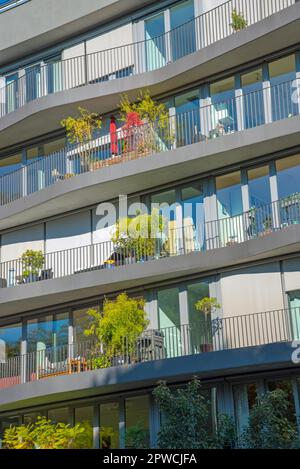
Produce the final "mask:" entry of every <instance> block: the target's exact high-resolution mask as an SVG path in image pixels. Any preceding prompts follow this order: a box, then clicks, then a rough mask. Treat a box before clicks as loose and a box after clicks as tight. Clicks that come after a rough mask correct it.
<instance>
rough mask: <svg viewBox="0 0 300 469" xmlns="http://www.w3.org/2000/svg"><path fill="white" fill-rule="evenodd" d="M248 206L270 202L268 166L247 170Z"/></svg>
mask: <svg viewBox="0 0 300 469" xmlns="http://www.w3.org/2000/svg"><path fill="white" fill-rule="evenodd" d="M248 187H249V199H250V207H261V206H262V205H266V204H270V203H271V190H270V179H269V166H260V167H259V168H254V169H250V170H249V171H248Z"/></svg>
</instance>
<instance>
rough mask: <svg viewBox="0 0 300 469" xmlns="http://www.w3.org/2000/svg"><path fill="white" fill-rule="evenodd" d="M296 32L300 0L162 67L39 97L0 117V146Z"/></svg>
mask: <svg viewBox="0 0 300 469" xmlns="http://www.w3.org/2000/svg"><path fill="white" fill-rule="evenodd" d="M122 1H123V0H122ZM84 3H85V2H84ZM0 16H1V15H0ZM299 30H300V2H298V3H296V4H295V5H293V6H292V7H290V8H287V9H286V10H283V11H282V12H280V13H277V14H275V15H273V16H271V17H269V18H267V19H265V20H263V21H261V22H259V23H256V24H253V25H251V26H250V27H249V28H246V29H245V30H243V31H240V32H239V33H238V34H234V35H232V36H230V37H228V38H226V39H224V40H222V41H218V42H216V43H214V44H212V45H210V46H208V47H206V48H205V49H202V50H200V51H198V52H195V53H194V54H191V55H188V56H186V57H183V58H182V59H180V60H178V61H176V62H174V63H170V64H168V65H167V66H166V67H164V68H162V69H159V70H155V71H151V72H146V73H143V74H140V75H136V76H132V77H127V78H122V79H117V80H111V81H107V82H103V83H97V84H92V85H87V86H81V87H79V88H75V89H71V90H68V91H64V92H60V93H55V94H52V95H49V96H45V97H42V98H39V99H37V100H35V101H32V102H30V103H27V104H26V105H25V106H24V107H22V108H20V109H18V110H16V111H14V112H12V113H10V114H8V115H7V116H5V117H3V118H1V119H0V149H3V148H5V147H8V146H10V145H14V144H17V143H21V142H23V141H26V140H28V139H30V138H33V137H37V136H40V135H43V134H45V133H47V132H50V131H53V130H55V129H58V128H59V127H60V121H61V119H62V118H64V117H65V116H67V115H70V114H74V113H75V112H76V110H77V108H78V106H79V105H81V106H85V107H87V108H88V109H90V110H91V111H96V112H98V113H99V112H100V113H101V114H104V113H106V112H109V111H111V110H113V109H116V108H117V107H118V105H119V102H120V93H123V92H126V93H127V94H128V96H129V98H130V99H135V98H136V97H137V95H138V94H139V91H140V89H146V88H147V89H149V90H150V92H151V94H152V95H153V96H155V95H158V94H161V93H166V92H169V91H170V90H174V89H176V88H178V87H179V86H184V85H188V84H190V83H192V82H193V81H197V80H200V79H204V78H206V77H209V76H213V75H215V74H217V73H221V72H223V71H224V70H229V69H231V68H233V67H237V66H239V65H241V64H244V63H247V62H249V61H252V60H256V59H258V58H259V57H263V56H265V55H267V54H270V53H272V52H274V51H275V50H281V49H283V48H286V47H289V46H292V45H295V44H297V43H298V42H299Z"/></svg>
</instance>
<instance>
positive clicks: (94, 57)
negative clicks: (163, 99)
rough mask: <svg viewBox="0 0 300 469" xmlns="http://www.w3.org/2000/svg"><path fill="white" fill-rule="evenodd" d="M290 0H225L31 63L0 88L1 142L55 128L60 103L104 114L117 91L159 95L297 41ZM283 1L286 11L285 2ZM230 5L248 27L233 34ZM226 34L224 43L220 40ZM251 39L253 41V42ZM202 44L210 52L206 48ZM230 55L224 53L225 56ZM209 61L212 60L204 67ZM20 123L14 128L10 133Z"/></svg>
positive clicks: (69, 108) (114, 101) (68, 108)
mask: <svg viewBox="0 0 300 469" xmlns="http://www.w3.org/2000/svg"><path fill="white" fill-rule="evenodd" d="M294 3H295V0H285V1H284V2H282V1H278V0H272V1H269V2H268V7H266V6H264V3H262V2H260V1H259V2H258V0H257V1H255V2H253V1H250V0H240V1H236V0H230V1H228V2H226V3H224V4H222V5H220V6H219V7H217V8H215V9H213V10H210V11H208V12H207V13H204V14H203V15H201V16H199V17H197V18H195V19H194V20H192V21H191V22H189V23H185V24H183V25H182V26H179V27H178V28H176V29H174V30H171V31H169V32H167V33H165V34H164V35H163V36H159V37H157V38H154V39H151V40H146V41H141V42H138V43H134V44H129V45H127V46H122V47H118V48H114V49H109V50H104V51H101V52H96V53H93V54H88V55H84V56H79V57H75V58H72V59H67V60H63V61H57V62H55V63H51V64H47V65H44V66H37V67H34V68H33V69H32V70H31V71H27V72H26V74H25V75H23V76H22V77H20V78H19V79H18V80H16V81H13V82H11V83H9V84H8V85H6V86H5V87H2V88H1V90H0V117H2V119H0V130H1V132H2V136H3V138H2V142H1V146H2V148H3V147H5V146H9V145H11V144H12V143H16V141H20V140H19V138H20V139H21V138H22V136H23V137H24V138H23V140H26V139H28V138H30V137H32V136H36V135H38V134H39V135H41V134H44V133H46V132H49V131H51V130H53V128H55V127H58V125H59V122H60V119H61V118H62V117H63V116H62V112H63V111H62V109H61V108H63V109H64V112H73V110H74V109H75V108H76V106H77V105H78V104H79V103H81V104H82V105H88V104H87V103H88V102H89V105H92V106H93V107H98V109H101V112H102V113H105V112H110V111H111V109H113V108H114V107H116V106H117V105H118V101H117V99H118V95H119V93H120V92H129V93H130V94H131V98H132V99H135V97H136V95H137V90H138V89H140V88H142V87H145V86H146V87H148V88H150V89H151V92H152V94H154V93H158V92H159V93H162V92H165V91H167V90H169V89H170V88H171V87H174V86H179V85H184V84H186V83H191V82H192V81H193V80H199V79H200V78H201V77H202V78H204V77H205V76H206V77H207V76H208V75H209V74H214V73H219V72H222V71H223V70H224V69H225V68H226V67H234V66H237V65H239V64H241V63H242V62H243V61H244V62H245V58H246V59H247V60H252V59H253V60H255V59H257V50H260V51H261V56H262V55H265V54H268V53H270V52H273V51H274V44H276V46H275V47H278V48H280V49H281V48H283V47H288V46H291V45H292V44H295V43H296V42H297V38H296V36H295V37H294V36H293V31H296V30H297V25H296V23H295V22H297V20H298V19H299V14H298V5H297V4H295V5H294ZM290 6H291V7H292V9H290V8H287V7H290ZM235 7H236V8H237V9H239V11H243V12H244V14H245V16H247V21H248V24H249V28H246V30H245V31H243V32H239V33H235V32H234V31H233V29H232V27H231V26H230V23H231V13H232V10H233V8H235ZM293 8H296V12H295V11H294V10H293ZM283 10H286V12H287V15H285V14H282V15H281V16H280V19H279V21H273V22H272V24H266V25H264V27H263V28H260V29H259V30H256V29H255V30H254V29H253V27H255V25H257V23H259V22H261V21H262V20H264V19H267V18H270V17H271V16H273V15H274V14H275V13H277V12H282V11H283ZM274 17H276V18H277V15H275V16H274ZM285 27H287V28H291V29H289V32H288V33H287V30H286V34H285V33H283V32H282V33H281V35H278V29H280V28H285ZM272 33H274V34H275V36H274V35H273V36H272ZM240 35H241V36H240ZM267 36H268V38H267V39H266V37H267ZM279 36H280V41H279V42H278V37H279ZM229 37H231V38H232V44H227V42H226V41H224V39H226V38H229ZM276 37H277V39H276ZM254 41H255V42H257V47H254V46H253V42H254ZM258 41H259V42H258ZM276 41H277V42H276ZM286 41H288V42H286ZM226 44H227V45H228V50H227V48H226ZM214 45H216V47H214ZM271 45H272V47H271ZM211 47H213V49H212V50H211V49H210V48H211ZM243 47H244V49H243V50H242V49H241V48H243ZM237 49H238V50H239V53H237ZM208 50H211V54H212V55H210V53H207V52H206V51H208ZM251 50H252V52H251ZM230 53H232V55H231V57H229V56H228V55H226V54H230ZM197 54H201V57H200V56H199V57H198V55H197ZM216 60H217V61H218V60H219V64H218V65H217V66H213V67H212V64H213V63H215V61H216ZM204 63H205V64H206V68H205V70H204V69H203V65H204ZM201 70H202V71H201ZM146 72H147V73H146ZM189 72H191V73H190V74H189ZM204 72H205V74H204ZM145 73H146V75H145ZM187 73H188V76H187ZM179 77H180V80H179ZM121 83H122V84H121ZM91 101H92V104H91ZM37 116H40V118H37ZM29 117H30V119H29V120H31V123H30V125H29V126H27V125H26V122H24V120H25V121H26V120H27V119H28V118H29ZM33 121H34V124H33ZM21 122H22V127H20V129H18V131H16V130H17V127H18V125H19V124H21ZM35 130H36V133H34V131H35Z"/></svg>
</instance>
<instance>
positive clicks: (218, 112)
mask: <svg viewBox="0 0 300 469" xmlns="http://www.w3.org/2000/svg"><path fill="white" fill-rule="evenodd" d="M210 94H211V103H212V107H211V119H212V123H211V125H212V132H213V131H217V130H218V131H219V132H221V133H222V132H225V133H228V132H231V131H233V130H236V129H237V119H236V102H235V79H234V77H229V78H226V79H224V80H221V81H218V82H215V83H212V84H211V85H210ZM211 136H213V135H211Z"/></svg>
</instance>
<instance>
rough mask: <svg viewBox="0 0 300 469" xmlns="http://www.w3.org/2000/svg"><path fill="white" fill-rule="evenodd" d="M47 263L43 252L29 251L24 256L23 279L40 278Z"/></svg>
mask: <svg viewBox="0 0 300 469" xmlns="http://www.w3.org/2000/svg"><path fill="white" fill-rule="evenodd" d="M44 262H45V257H44V254H43V252H42V251H34V250H32V249H27V251H25V252H24V253H23V255H22V267H23V271H22V275H23V278H31V279H32V280H33V279H34V277H36V276H38V275H39V273H40V270H41V269H42V267H43V265H44Z"/></svg>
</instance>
